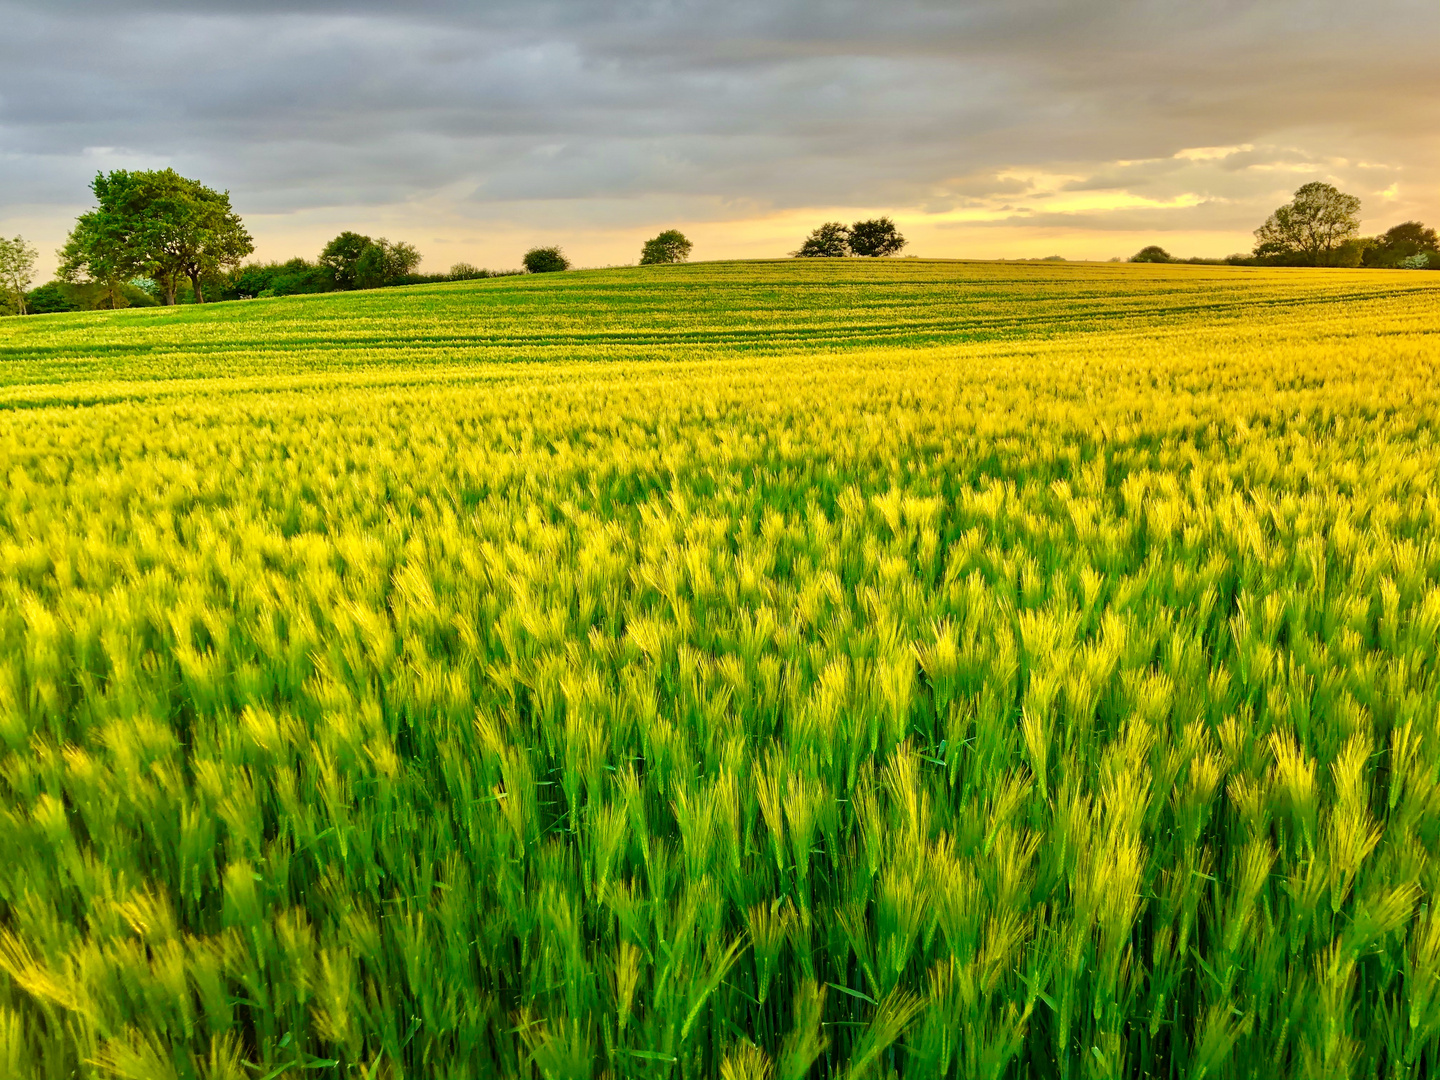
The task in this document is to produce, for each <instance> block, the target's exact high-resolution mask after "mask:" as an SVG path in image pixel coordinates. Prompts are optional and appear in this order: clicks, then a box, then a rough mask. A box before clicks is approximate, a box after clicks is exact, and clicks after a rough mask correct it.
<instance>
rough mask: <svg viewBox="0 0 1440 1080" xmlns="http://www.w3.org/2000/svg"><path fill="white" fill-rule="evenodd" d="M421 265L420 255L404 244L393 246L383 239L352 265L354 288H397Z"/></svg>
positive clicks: (364, 252) (409, 245) (366, 250)
mask: <svg viewBox="0 0 1440 1080" xmlns="http://www.w3.org/2000/svg"><path fill="white" fill-rule="evenodd" d="M419 265H420V252H419V251H417V250H416V249H415V247H414V246H413V245H411V244H407V243H405V241H403V240H396V241H394V242H393V243H392V242H391V241H389V240H386V239H385V238H384V237H383V236H382V237H380V239H378V240H376V241H374V242H373V243H372V244H371V245H370V246H369V247H367V248H366V249H365V250H364V251H362V252H361V253H360V258H359V259H357V260H356V261H355V287H356V288H357V289H378V288H381V287H382V286H385V285H399V284H401V282H402V280H403V279H404V278H405V277H406V276H407V275H409V274H413V273H414V272H415V268H416V267H417V266H419Z"/></svg>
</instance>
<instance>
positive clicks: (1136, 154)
mask: <svg viewBox="0 0 1440 1080" xmlns="http://www.w3.org/2000/svg"><path fill="white" fill-rule="evenodd" d="M0 26H3V27H4V28H5V30H4V32H3V34H0V219H3V218H4V217H5V215H6V213H7V211H11V212H14V211H15V209H16V208H18V207H28V208H30V211H31V212H38V211H36V208H43V207H46V206H57V207H59V206H64V207H73V206H74V205H76V204H77V203H83V202H85V200H86V192H85V186H86V184H87V183H88V181H89V178H90V177H91V176H93V174H94V173H95V172H96V171H97V170H99V169H108V168H114V167H122V166H148V165H153V164H174V165H175V166H176V167H177V168H181V169H182V171H186V172H188V173H190V174H192V175H195V176H197V177H200V178H202V179H204V180H206V181H207V182H209V183H212V184H214V185H216V186H221V187H228V188H230V189H231V190H232V192H233V193H234V196H235V199H236V202H237V205H239V206H241V207H242V208H244V209H246V210H248V211H250V212H255V213H263V214H276V215H283V214H286V213H292V212H300V211H306V210H314V209H316V208H344V207H384V206H391V205H396V204H404V203H414V202H415V201H417V200H424V199H428V198H438V197H442V196H443V197H444V198H445V199H446V200H448V205H451V206H452V207H459V208H460V211H459V212H462V213H473V214H474V215H476V216H477V217H483V216H485V215H492V216H493V215H495V214H503V213H504V212H505V210H504V208H505V207H507V206H511V205H513V206H515V207H522V206H523V207H525V208H526V209H524V210H523V211H521V210H518V209H517V210H516V212H517V213H522V212H523V213H526V214H534V213H536V211H535V210H534V207H535V206H536V205H537V204H543V203H545V202H546V201H570V202H578V203H579V204H581V205H582V206H583V205H586V204H588V205H590V206H592V207H593V209H594V213H595V215H596V223H597V224H599V225H604V224H607V223H611V222H615V221H622V220H625V219H628V218H633V219H635V220H643V219H645V218H646V217H647V214H649V213H651V212H652V211H651V210H648V209H647V207H654V206H663V207H665V208H667V210H668V209H672V208H677V209H678V208H681V207H684V206H687V205H689V206H691V207H692V209H693V208H695V207H699V206H701V205H703V206H705V207H708V208H709V209H707V210H705V211H704V212H705V213H709V214H711V215H716V214H719V215H722V216H723V215H724V214H725V213H727V212H732V211H733V212H735V213H740V212H741V211H742V210H743V212H744V213H749V214H756V213H766V212H777V211H783V210H785V209H787V208H797V207H812V206H814V207H820V206H874V207H877V208H887V209H888V208H894V209H896V210H903V209H905V208H913V209H915V211H916V212H921V211H922V209H925V210H936V211H944V210H946V209H947V208H949V209H953V208H957V207H959V208H963V207H976V206H985V205H989V206H992V207H995V208H999V207H1002V206H1005V205H1011V206H1018V207H1019V208H1020V209H1019V210H1017V211H1016V213H1015V215H1014V218H1013V220H1020V219H1022V218H1024V219H1027V220H1030V221H1036V222H1039V221H1044V222H1045V223H1046V224H1047V225H1050V226H1054V225H1055V224H1056V223H1057V222H1060V223H1063V222H1065V221H1067V220H1068V221H1070V222H1071V223H1072V224H1074V225H1075V226H1076V227H1079V228H1099V229H1106V228H1114V227H1119V226H1120V223H1121V222H1125V221H1131V220H1145V221H1161V222H1163V221H1164V220H1166V219H1165V216H1164V215H1165V214H1166V213H1169V212H1171V211H1169V210H1167V209H1166V205H1167V204H1168V203H1169V202H1174V201H1176V200H1182V201H1183V202H1184V203H1185V205H1184V207H1183V212H1182V210H1181V209H1179V208H1177V209H1175V210H1174V211H1173V213H1174V215H1175V216H1174V217H1173V219H1172V220H1173V221H1174V222H1175V223H1176V225H1175V227H1183V228H1187V229H1193V228H1201V229H1203V228H1205V227H1206V223H1207V222H1209V223H1211V224H1213V226H1214V227H1216V228H1227V229H1228V228H1232V227H1233V224H1232V223H1233V221H1235V220H1240V218H1242V217H1244V216H1245V215H1246V214H1249V215H1250V216H1251V217H1253V216H1254V213H1255V212H1257V211H1258V209H1259V208H1261V207H1267V208H1268V206H1269V205H1271V204H1273V201H1274V199H1275V197H1276V195H1277V193H1283V192H1284V191H1287V190H1289V189H1292V188H1293V187H1294V186H1296V185H1297V184H1298V183H1299V182H1303V181H1304V180H1305V179H1309V178H1313V177H1314V176H1317V175H1324V176H1328V177H1332V178H1334V179H1336V180H1337V181H1341V182H1344V183H1347V184H1349V185H1351V186H1355V185H1360V186H1363V187H1364V188H1365V192H1364V193H1370V192H1378V191H1381V190H1384V189H1389V188H1391V186H1392V185H1397V184H1398V185H1400V186H1399V187H1398V188H1394V189H1393V190H1392V194H1391V195H1390V198H1391V200H1392V203H1393V206H1391V207H1389V209H1388V210H1386V212H1392V211H1393V214H1392V216H1393V215H1398V214H1403V213H1404V212H1407V211H1415V212H1423V210H1424V207H1425V205H1426V200H1430V201H1431V202H1434V201H1435V199H1434V196H1435V194H1436V190H1435V189H1436V188H1437V186H1440V151H1437V147H1436V145H1435V143H1434V140H1433V138H1431V137H1430V134H1429V133H1430V132H1433V131H1434V130H1435V124H1436V121H1437V119H1440V65H1437V64H1436V63H1435V62H1434V59H1433V52H1434V44H1435V42H1436V41H1440V5H1436V4H1434V3H1433V2H1426V3H1418V2H1409V0H1377V2H1372V3H1370V4H1367V5H1357V4H1353V3H1350V2H1338V0H1334V2H1332V0H1306V2H1300V0H1268V2H1265V3H1238V2H1205V0H1197V2H1189V3H1181V2H1157V0H1083V2H1081V0H1074V2H1064V3H1062V2H1055V0H1020V2H998V0H997V2H958V3H957V2H946V3H940V2H926V0H892V2H890V3H885V4H875V3H873V2H871V3H861V2H839V0H769V2H763V3H762V2H746V0H742V2H734V0H730V2H723V3H721V2H713V3H712V2H706V3H700V2H643V3H642V2H624V0H610V2H607V0H549V2H545V0H539V2H536V0H529V2H524V3H520V2H514V3H512V2H506V0H500V2H491V3H486V4H484V5H476V4H473V3H460V2H453V3H446V2H420V3H410V4H407V5H405V6H404V8H403V9H400V8H398V7H397V6H396V5H393V4H391V3H379V2H374V3H357V2H345V3H341V2H310V3H271V2H266V0H252V2H248V3H243V4H241V3H228V2H209V3H205V2H183V0H169V2H165V0H150V2H145V0H141V2H138V3H129V4H126V5H124V6H123V8H122V7H117V6H116V5H113V4H111V3H103V2H99V0H89V2H86V0H46V2H44V3H39V2H30V0H0ZM1238 146H1243V147H1245V148H1246V149H1244V150H1237V151H1233V152H1225V153H1217V154H1216V155H1214V156H1209V157H1207V156H1205V155H1203V154H1202V155H1200V156H1193V155H1192V156H1180V157H1177V156H1176V155H1177V154H1179V153H1181V152H1182V151H1187V150H1189V149H1193V148H1196V147H1238ZM1047 177H1048V178H1049V179H1045V178H1047ZM1394 191H1399V192H1401V193H1403V197H1402V195H1395V194H1394ZM1106 192H1109V193H1112V194H1115V193H1118V194H1119V195H1128V196H1131V197H1132V198H1131V199H1130V200H1129V203H1127V202H1126V200H1125V199H1124V198H1118V197H1117V199H1116V202H1117V205H1116V206H1115V207H1114V208H1113V210H1109V211H1107V209H1106V208H1105V206H1104V205H1103V204H1102V203H1103V200H1102V202H1101V203H1096V202H1093V200H1092V203H1088V204H1086V203H1078V204H1077V203H1074V202H1073V200H1074V199H1077V198H1080V197H1081V196H1083V195H1085V194H1087V193H1089V194H1090V195H1092V196H1096V197H1098V196H1099V195H1101V194H1103V193H1106ZM1067 199H1070V200H1072V201H1070V202H1067ZM986 200H990V201H989V202H988V203H987V202H986ZM1025 200H1032V201H1033V203H1034V205H1033V206H1027V205H1026V203H1025ZM1137 200H1138V201H1140V202H1143V203H1145V205H1144V206H1139V207H1137V206H1136V205H1132V204H1133V203H1135V202H1136V201H1137ZM1407 200H1408V201H1407ZM1121 204H1123V205H1121ZM1151 204H1154V205H1151ZM727 207H728V208H730V210H727V209H726V208H727ZM1382 209H1383V208H1382ZM1022 210H1023V211H1028V215H1029V216H1028V218H1027V217H1026V213H1022V212H1021V211H1022ZM695 212H697V213H698V212H700V211H698V210H696V211H695ZM1111 212H1113V213H1114V214H1115V215H1117V216H1115V217H1114V218H1113V220H1112V221H1111V222H1110V223H1109V224H1106V223H1105V222H1104V221H1103V220H1102V219H1103V218H1104V215H1105V214H1106V213H1111ZM567 213H568V214H569V215H570V217H571V219H572V220H578V218H580V217H583V213H582V212H581V211H579V210H577V209H576V208H575V207H570V208H569V209H568V210H567ZM997 214H998V215H999V216H998V220H1006V218H1005V216H1004V213H1003V212H1001V211H998V210H997ZM1431 216H1432V217H1440V215H1437V214H1435V213H1434V212H1433V210H1432V211H1431ZM996 219H997V218H996V217H995V216H993V215H992V218H991V220H992V221H993V220H996Z"/></svg>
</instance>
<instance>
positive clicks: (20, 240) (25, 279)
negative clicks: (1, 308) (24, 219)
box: [0, 236, 40, 315]
mask: <svg viewBox="0 0 1440 1080" xmlns="http://www.w3.org/2000/svg"><path fill="white" fill-rule="evenodd" d="M39 257H40V253H39V252H38V251H36V250H35V248H34V247H32V246H31V245H30V244H27V243H26V242H25V238H24V237H23V236H17V237H15V239H13V240H6V239H5V238H4V237H3V236H0V294H7V293H8V294H9V296H10V299H11V301H12V302H13V303H14V305H15V310H16V311H17V312H18V313H19V314H21V315H24V314H25V293H26V292H27V291H28V290H29V288H30V282H31V281H33V280H34V279H35V261H36V260H37V259H38V258H39Z"/></svg>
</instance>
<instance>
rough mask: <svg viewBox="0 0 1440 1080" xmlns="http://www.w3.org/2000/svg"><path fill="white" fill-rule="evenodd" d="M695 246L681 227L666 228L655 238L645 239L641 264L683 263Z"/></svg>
mask: <svg viewBox="0 0 1440 1080" xmlns="http://www.w3.org/2000/svg"><path fill="white" fill-rule="evenodd" d="M694 246H695V245H694V244H692V243H690V241H689V240H687V239H686V238H685V234H684V233H682V232H681V231H680V230H679V229H666V230H665V231H664V232H662V233H661V234H660V235H658V236H656V237H655V238H654V239H652V240H646V241H645V247H644V249H643V250H641V252H640V265H641V266H663V265H668V264H670V263H682V262H684V261H685V260H686V259H688V258H690V251H691V249H692V248H693V247H694Z"/></svg>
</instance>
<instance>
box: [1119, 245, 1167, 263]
mask: <svg viewBox="0 0 1440 1080" xmlns="http://www.w3.org/2000/svg"><path fill="white" fill-rule="evenodd" d="M1130 261H1131V262H1133V263H1168V262H1174V261H1175V260H1174V259H1173V258H1171V257H1170V253H1169V252H1168V251H1166V250H1165V249H1164V248H1163V247H1161V246H1160V245H1159V244H1148V245H1146V246H1145V247H1143V248H1141V249H1140V250H1139V251H1137V252H1136V253H1135V254H1134V255H1131V256H1130Z"/></svg>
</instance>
